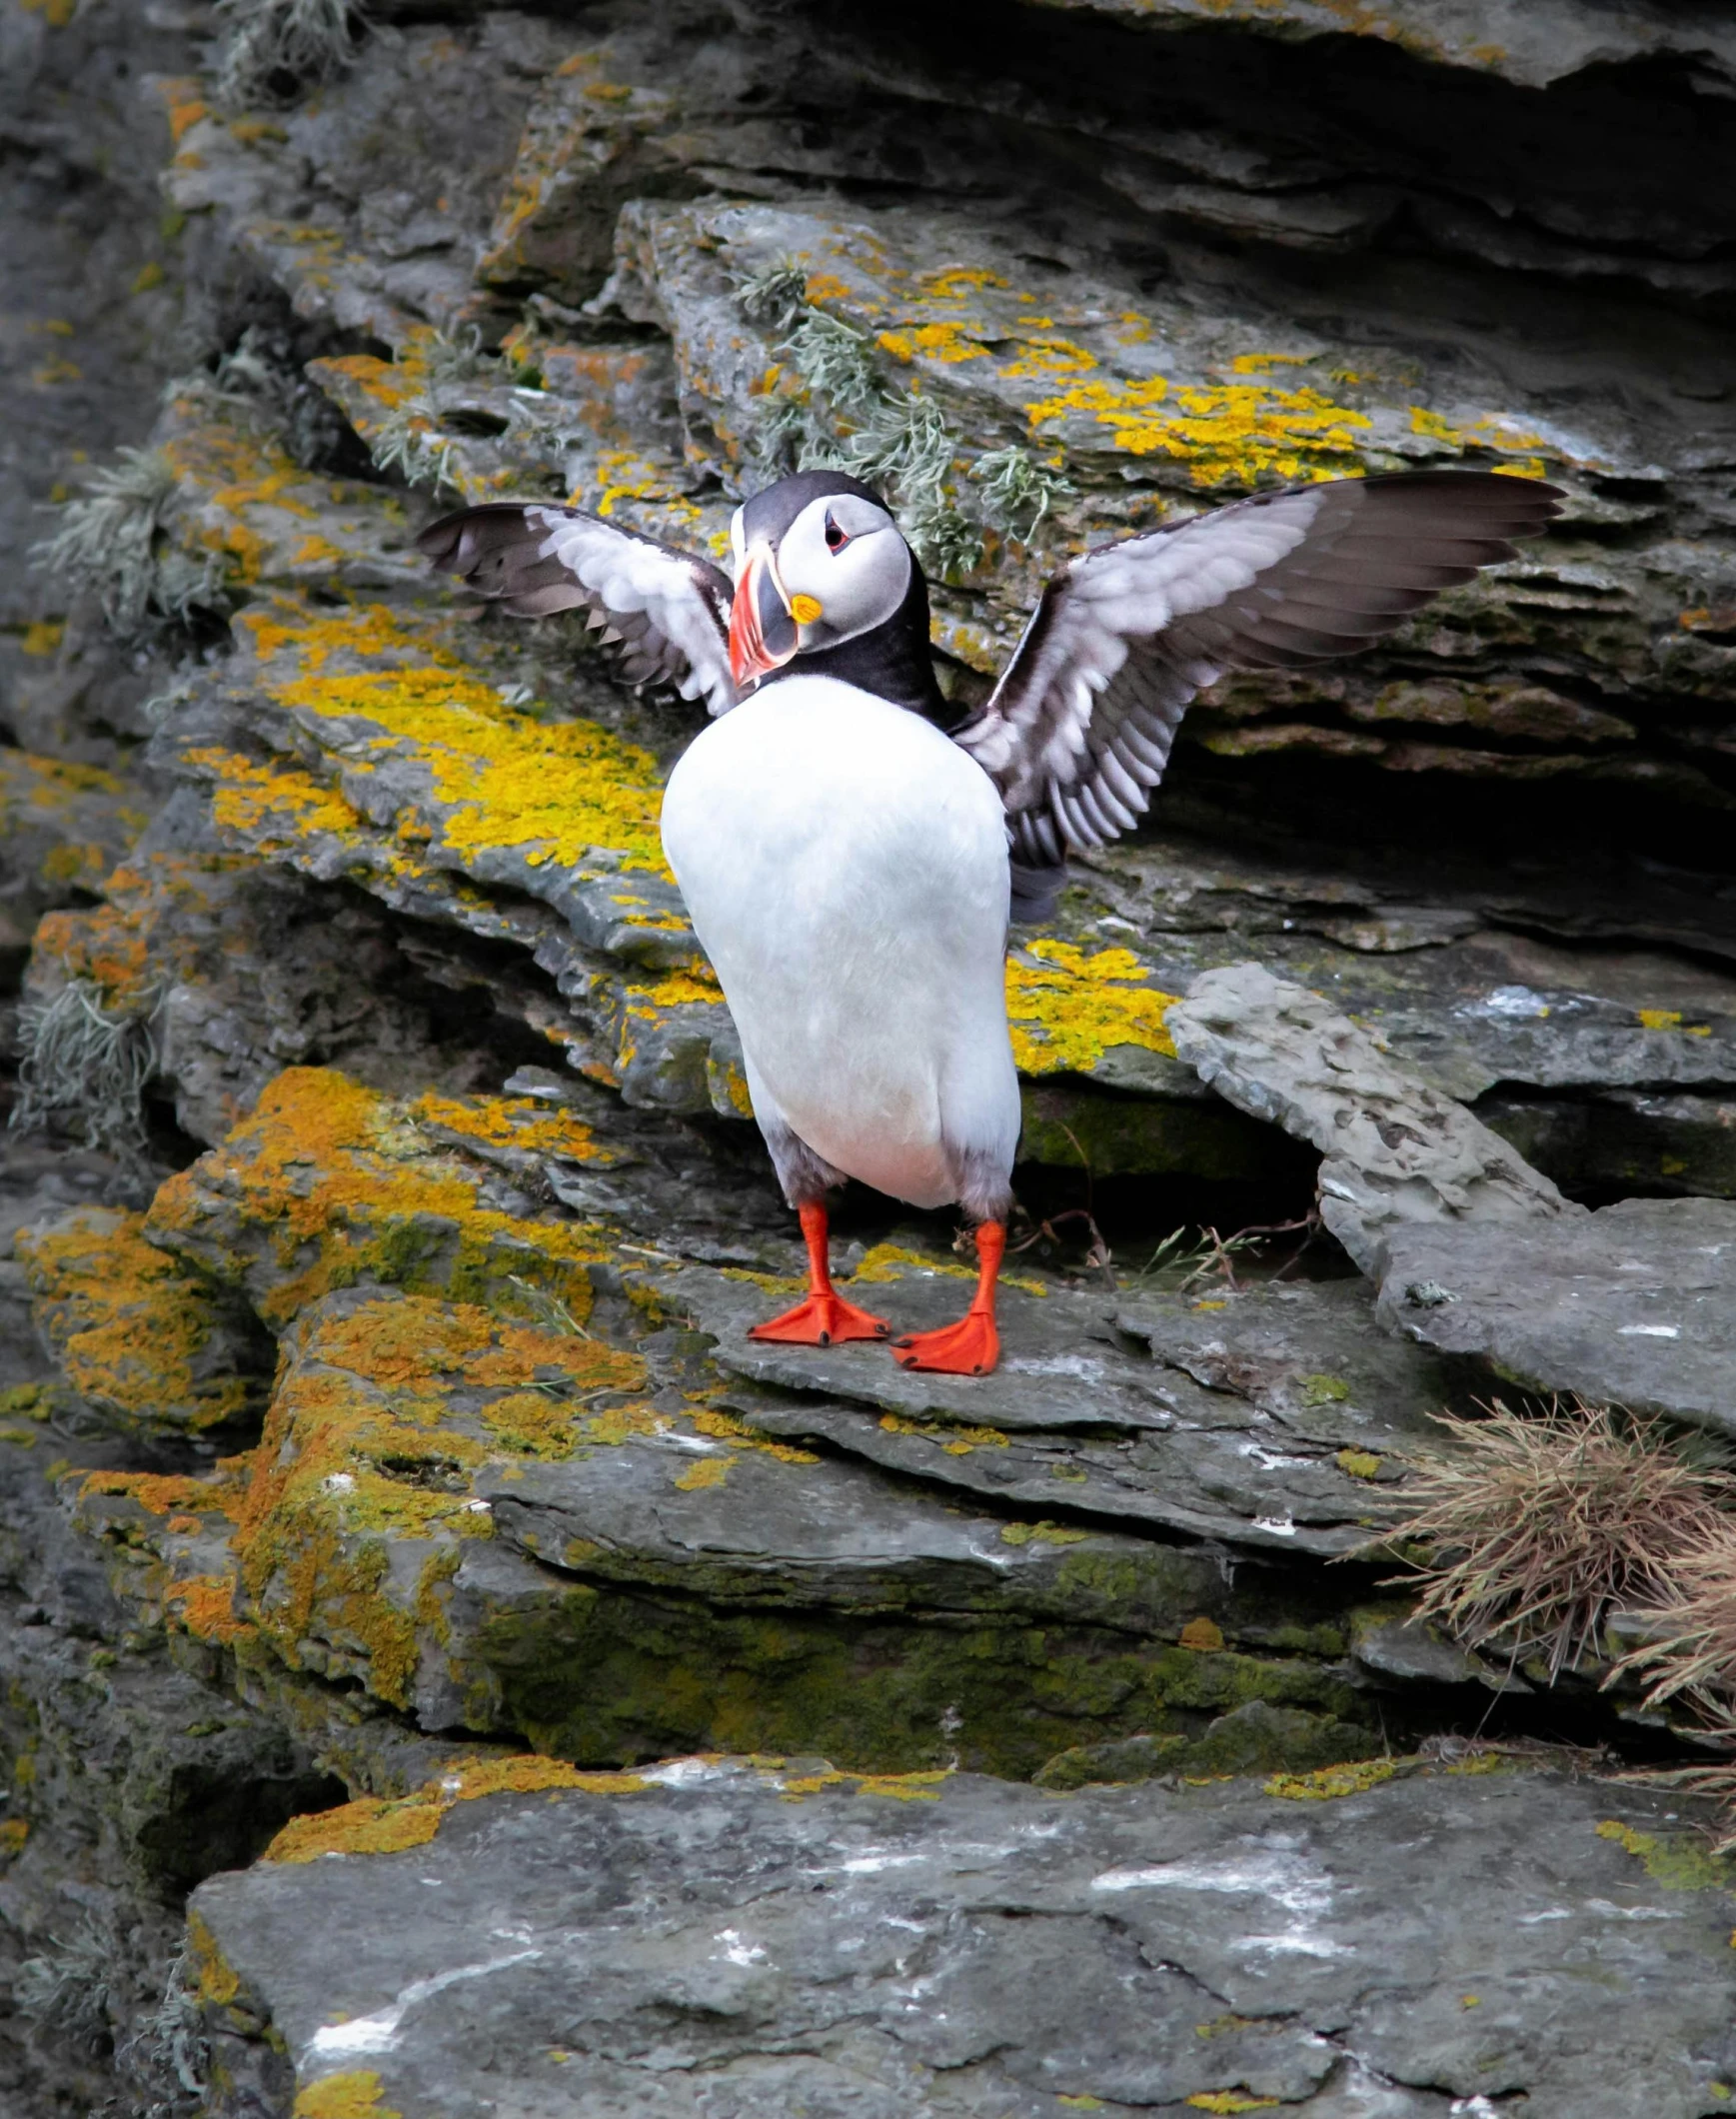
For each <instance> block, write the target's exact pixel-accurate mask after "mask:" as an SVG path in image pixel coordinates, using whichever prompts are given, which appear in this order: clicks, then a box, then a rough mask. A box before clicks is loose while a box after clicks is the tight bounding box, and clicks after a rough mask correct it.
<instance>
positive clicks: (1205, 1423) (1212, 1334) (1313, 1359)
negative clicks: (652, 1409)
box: [660, 1257, 1451, 1556]
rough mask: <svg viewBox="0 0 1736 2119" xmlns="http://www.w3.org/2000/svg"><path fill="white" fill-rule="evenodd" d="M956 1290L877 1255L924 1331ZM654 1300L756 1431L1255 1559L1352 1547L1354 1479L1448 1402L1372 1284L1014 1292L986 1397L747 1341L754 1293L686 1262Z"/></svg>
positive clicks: (887, 1369)
mask: <svg viewBox="0 0 1736 2119" xmlns="http://www.w3.org/2000/svg"><path fill="white" fill-rule="evenodd" d="M961 1278H962V1275H961V1274H955V1273H954V1272H948V1271H947V1270H945V1269H944V1268H942V1267H938V1266H936V1265H934V1264H924V1263H923V1261H922V1260H920V1259H919V1258H910V1257H907V1258H905V1259H903V1260H889V1261H885V1262H883V1263H882V1262H878V1261H871V1269H870V1275H869V1281H868V1289H871V1294H868V1298H869V1299H871V1300H873V1301H878V1302H882V1303H883V1305H884V1306H885V1307H886V1308H887V1309H888V1310H890V1311H891V1312H892V1313H893V1316H894V1320H895V1322H896V1324H897V1326H898V1328H899V1329H911V1330H921V1329H924V1328H927V1327H929V1326H931V1325H934V1324H937V1323H940V1322H941V1321H943V1320H944V1318H945V1317H946V1316H947V1315H949V1314H951V1313H953V1312H954V1311H956V1309H957V1308H958V1307H959V1306H960V1304H961V1300H962V1296H963V1292H964V1289H963V1288H962V1287H961V1286H960V1279H961ZM852 1284H853V1285H854V1286H856V1287H857V1288H858V1290H859V1293H858V1297H857V1298H858V1299H863V1298H864V1296H865V1294H867V1293H868V1289H865V1288H864V1286H863V1283H862V1282H860V1281H858V1282H853V1283H852ZM965 1284H966V1285H967V1284H968V1283H967V1282H966V1283H965ZM660 1291H661V1292H662V1294H663V1298H664V1299H665V1300H668V1301H671V1302H673V1303H675V1304H676V1305H678V1306H679V1307H680V1308H682V1309H683V1310H685V1311H686V1312H687V1314H688V1315H689V1316H690V1317H691V1318H692V1319H693V1321H694V1322H695V1323H696V1324H698V1325H699V1326H700V1327H701V1328H702V1329H703V1330H705V1331H707V1332H708V1333H712V1334H714V1335H716V1337H717V1339H718V1346H717V1348H716V1352H715V1355H714V1358H715V1359H716V1361H717V1363H718V1366H719V1367H720V1368H722V1369H723V1370H724V1371H725V1373H726V1374H729V1375H735V1376H740V1377H742V1378H744V1380H745V1381H747V1382H750V1383H759V1384H762V1385H770V1386H773V1387H772V1388H771V1389H767V1390H761V1391H757V1392H746V1393H744V1392H732V1393H731V1394H730V1396H729V1400H728V1402H729V1403H730V1404H731V1405H732V1407H733V1408H734V1409H736V1410H737V1411H739V1412H740V1413H741V1416H742V1417H743V1418H744V1419H745V1420H746V1421H747V1422H748V1423H749V1425H750V1426H752V1427H754V1428H755V1429H757V1430H759V1431H761V1432H765V1433H769V1434H779V1435H784V1436H789V1437H800V1436H803V1435H809V1436H815V1437H820V1438H823V1439H824V1440H825V1441H827V1442H828V1443H829V1444H831V1445H832V1446H833V1447H834V1448H842V1449H849V1450H851V1451H852V1452H854V1453H856V1454H858V1455H862V1456H866V1457H868V1458H869V1459H870V1460H871V1461H873V1462H875V1463H878V1464H882V1465H884V1466H885V1467H886V1468H887V1469H889V1470H894V1471H899V1472H903V1473H905V1474H913V1475H919V1476H921V1477H923V1478H926V1479H934V1480H939V1481H941V1482H943V1483H944V1484H946V1485H950V1486H960V1487H964V1488H966V1489H968V1490H971V1491H974V1492H976V1493H979V1494H984V1495H990V1496H995V1497H998V1498H999V1499H1000V1500H1001V1501H1003V1502H1005V1503H1008V1504H1011V1503H1015V1502H1016V1503H1020V1504H1022V1505H1023V1506H1026V1507H1030V1506H1033V1505H1034V1506H1037V1507H1045V1506H1047V1507H1064V1508H1066V1509H1067V1510H1068V1511H1069V1512H1072V1511H1079V1512H1082V1513H1083V1514H1086V1515H1089V1516H1095V1517H1099V1518H1119V1519H1122V1520H1124V1521H1126V1522H1128V1523H1130V1524H1145V1525H1153V1526H1160V1527H1162V1528H1164V1529H1169V1530H1179V1531H1185V1532H1188V1533H1191V1534H1193V1535H1195V1536H1207V1537H1217V1538H1225V1539H1228V1540H1230V1541H1232V1542H1233V1543H1235V1544H1236V1545H1240V1546H1249V1547H1255V1548H1261V1547H1263V1548H1265V1549H1267V1550H1280V1551H1281V1550H1295V1551H1301V1552H1313V1553H1319V1554H1322V1555H1328V1556H1329V1555H1333V1554H1336V1553H1341V1552H1345V1551H1348V1550H1349V1549H1350V1548H1351V1547H1352V1546H1354V1545H1357V1544H1360V1543H1362V1542H1363V1541H1364V1540H1365V1538H1366V1536H1367V1524H1368V1522H1369V1520H1370V1513H1371V1507H1372V1495H1371V1494H1370V1491H1369V1486H1370V1482H1372V1481H1391V1480H1392V1479H1394V1478H1396V1477H1398V1476H1400V1475H1401V1474H1402V1468H1403V1462H1404V1458H1405V1455H1406V1453H1407V1452H1408V1451H1410V1450H1412V1449H1414V1448H1415V1447H1416V1445H1417V1444H1418V1443H1420V1442H1423V1441H1425V1440H1428V1439H1429V1438H1430V1437H1431V1436H1432V1434H1433V1432H1434V1430H1433V1429H1431V1428H1430V1426H1429V1424H1428V1421H1427V1418H1426V1415H1427V1413H1428V1412H1429V1411H1430V1410H1436V1409H1438V1408H1439V1407H1440V1406H1441V1405H1442V1404H1444V1403H1445V1402H1447V1401H1448V1399H1449V1397H1450V1395H1451V1386H1450V1383H1449V1380H1448V1378H1447V1376H1446V1374H1445V1372H1444V1371H1443V1370H1442V1369H1441V1367H1440V1366H1439V1365H1437V1364H1436V1363H1435V1362H1434V1361H1433V1360H1430V1359H1427V1358H1424V1359H1420V1360H1419V1359H1418V1358H1417V1357H1416V1354H1415V1352H1414V1351H1413V1350H1412V1349H1410V1348H1407V1347H1406V1346H1404V1345H1403V1344H1402V1343H1401V1342H1395V1341H1394V1340H1393V1339H1391V1338H1390V1337H1388V1336H1387V1335H1386V1334H1385V1333H1383V1332H1381V1331H1379V1330H1377V1329H1376V1328H1375V1327H1374V1320H1373V1309H1372V1303H1371V1300H1370V1298H1369V1295H1368V1292H1367V1290H1366V1289H1365V1288H1364V1287H1363V1286H1362V1284H1361V1283H1360V1282H1352V1281H1347V1280H1346V1281H1331V1282H1316V1283H1303V1284H1301V1285H1299V1286H1293V1287H1287V1286H1281V1285H1274V1286H1270V1287H1266V1288H1257V1289H1245V1290H1231V1291H1226V1292H1225V1293H1224V1294H1222V1295H1221V1296H1220V1295H1217V1294H1213V1293H1206V1294H1199V1295H1179V1294H1161V1293H1146V1294H1127V1293H1121V1294H1110V1293H1108V1292H1107V1291H1104V1292H1102V1293H1100V1294H1094V1295H1093V1294H1072V1293H1065V1292H1062V1291H1060V1290H1058V1289H1057V1290H1049V1289H1045V1288H1043V1286H1042V1285H1041V1283H1040V1282H1032V1283H1030V1285H1029V1287H1028V1288H1020V1287H1018V1286H1017V1285H1016V1284H1015V1285H1013V1286H1012V1287H1011V1288H1009V1289H1008V1291H1007V1293H1006V1295H1005V1298H1004V1307H1003V1313H1002V1314H1003V1325H1002V1329H1003V1337H1004V1347H1003V1357H1002V1363H1001V1367H1000V1369H999V1370H998V1371H997V1377H996V1383H995V1387H994V1391H993V1394H992V1399H991V1401H986V1400H985V1395H984V1393H982V1392H980V1391H977V1390H974V1389H973V1388H972V1385H971V1381H970V1379H969V1378H960V1377H952V1376H934V1375H925V1374H921V1373H911V1372H909V1371H906V1370H904V1369H901V1368H899V1367H897V1366H896V1365H895V1364H894V1363H893V1362H891V1361H890V1360H889V1359H887V1358H886V1357H885V1355H884V1353H883V1352H882V1351H881V1350H880V1349H878V1348H875V1347H873V1346H871V1345H866V1346H865V1345H855V1346H841V1347H835V1348H829V1349H825V1350H819V1349H809V1348H795V1347H780V1346H776V1345H768V1344H766V1343H764V1342H762V1341H758V1340H751V1339H749V1338H748V1337H747V1336H746V1333H747V1329H748V1327H749V1325H750V1324H752V1323H753V1322H755V1321H757V1320H758V1319H759V1317H760V1316H761V1315H762V1314H763V1313H764V1310H765V1308H766V1296H765V1294H764V1293H763V1292H762V1291H761V1290H760V1289H759V1288H757V1287H754V1286H753V1285H751V1284H748V1283H745V1282H744V1281H742V1280H730V1279H727V1278H725V1277H724V1276H722V1275H717V1274H707V1273H703V1272H701V1271H699V1270H698V1269H696V1268H689V1269H687V1270H684V1271H678V1272H674V1273H671V1274H669V1275H668V1276H667V1277H666V1278H665V1279H664V1280H663V1281H662V1283H661V1290H660ZM829 1399H830V1400H832V1401H833V1402H828V1400H829ZM841 1399H842V1400H844V1401H845V1402H844V1403H839V1402H837V1400H841ZM865 1406H866V1407H871V1408H878V1411H877V1413H876V1412H875V1411H870V1410H864V1409H862V1408H863V1407H865ZM984 1423H986V1424H984Z"/></svg>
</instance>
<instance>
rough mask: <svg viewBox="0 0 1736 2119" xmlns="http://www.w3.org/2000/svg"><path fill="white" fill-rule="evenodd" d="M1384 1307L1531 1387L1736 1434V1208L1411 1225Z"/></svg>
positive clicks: (1685, 1203) (1684, 1204) (1429, 1340)
mask: <svg viewBox="0 0 1736 2119" xmlns="http://www.w3.org/2000/svg"><path fill="white" fill-rule="evenodd" d="M1379 1315H1380V1318H1381V1321H1382V1322H1383V1323H1385V1324H1386V1325H1387V1326H1388V1328H1389V1329H1391V1330H1393V1331H1399V1332H1403V1333H1405V1334H1407V1335H1408V1336H1409V1337H1410V1338H1412V1339H1413V1340H1415V1341H1417V1342H1418V1343H1420V1344H1422V1345H1425V1346H1431V1347H1434V1348H1436V1349H1437V1350H1438V1351H1439V1352H1441V1353H1444V1354H1459V1355H1470V1356H1473V1357H1474V1358H1475V1359H1477V1360H1478V1361H1480V1362H1482V1363H1483V1364H1485V1365H1486V1366H1487V1367H1488V1368H1489V1369H1491V1370H1492V1371H1493V1372H1494V1374H1495V1375H1496V1376H1498V1377H1500V1378H1502V1379H1504V1380H1507V1381H1510V1382H1513V1383H1517V1384H1519V1385H1520V1386H1521V1387H1522V1388H1524V1389H1527V1390H1540V1391H1558V1390H1560V1391H1577V1392H1578V1393H1579V1394H1580V1396H1582V1397H1584V1398H1587V1399H1590V1400H1592V1401H1594V1402H1595V1403H1597V1404H1600V1405H1601V1404H1617V1405H1626V1406H1628V1407H1629V1408H1630V1409H1631V1410H1633V1411H1635V1412H1648V1413H1662V1414H1667V1415H1668V1416H1669V1417H1670V1418H1672V1419H1678V1420H1688V1421H1691V1422H1692V1423H1694V1424H1695V1425H1696V1426H1701V1427H1712V1428H1716V1429H1718V1430H1720V1431H1721V1432H1723V1433H1726V1434H1736V1202H1733V1201H1731V1200H1728V1199H1622V1200H1620V1201H1618V1202H1617V1203H1616V1204H1615V1205H1614V1206H1605V1207H1600V1208H1599V1209H1598V1211H1597V1212H1596V1213H1593V1214H1586V1215H1583V1216H1578V1217H1575V1218H1574V1219H1572V1220H1569V1221H1557V1222H1554V1223H1552V1224H1550V1225H1549V1226H1546V1227H1545V1226H1535V1225H1534V1226H1524V1225H1504V1226H1499V1227H1490V1226H1487V1225H1484V1226H1480V1227H1475V1228H1415V1227H1413V1228H1406V1229H1402V1230H1398V1231H1395V1232H1394V1233H1393V1234H1392V1235H1391V1236H1390V1237H1389V1238H1388V1241H1387V1245H1386V1252H1385V1256H1384V1260H1383V1263H1382V1266H1381V1271H1380V1297H1379Z"/></svg>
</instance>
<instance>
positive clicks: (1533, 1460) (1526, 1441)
mask: <svg viewBox="0 0 1736 2119" xmlns="http://www.w3.org/2000/svg"><path fill="white" fill-rule="evenodd" d="M1434 1417H1435V1420H1436V1424H1437V1425H1438V1426H1440V1427H1441V1428H1442V1429H1443V1431H1444V1432H1445V1433H1446V1434H1448V1435H1449V1436H1450V1437H1451V1440H1452V1443H1453V1448H1452V1450H1451V1452H1450V1454H1449V1453H1446V1452H1442V1453H1439V1454H1434V1455H1430V1456H1428V1457H1425V1458H1424V1459H1422V1461H1421V1462H1420V1463H1419V1464H1418V1466H1417V1468H1416V1470H1415V1472H1414V1473H1413V1475H1412V1476H1411V1477H1410V1478H1409V1479H1408V1480H1407V1481H1406V1482H1405V1485H1404V1488H1403V1491H1402V1495H1401V1496H1400V1498H1401V1499H1402V1501H1403V1503H1404V1504H1405V1507H1406V1510H1407V1512H1406V1513H1405V1515H1404V1516H1403V1518H1402V1520H1397V1521H1394V1522H1392V1523H1390V1524H1389V1525H1388V1526H1387V1527H1386V1529H1385V1530H1384V1531H1383V1532H1382V1534H1381V1537H1380V1539H1379V1540H1378V1541H1377V1544H1378V1545H1391V1544H1395V1543H1413V1544H1415V1545H1417V1546H1420V1547H1421V1548H1422V1550H1423V1553H1424V1555H1425V1557H1423V1558H1422V1559H1421V1560H1419V1561H1418V1562H1417V1564H1416V1566H1415V1568H1414V1571H1413V1572H1412V1573H1410V1574H1408V1575H1404V1576H1399V1577H1397V1578H1396V1585H1397V1586H1402V1587H1407V1588H1412V1589H1420V1590H1421V1592H1422V1594H1421V1598H1420V1601H1419V1602H1418V1605H1417V1608H1416V1614H1415V1615H1416V1617H1417V1618H1418V1619H1419V1620H1431V1619H1432V1620H1435V1621H1438V1622H1439V1623H1440V1624H1441V1625H1442V1626H1443V1627H1445V1628H1446V1630H1447V1631H1449V1632H1450V1633H1452V1634H1453V1635H1454V1636H1455V1637H1456V1638H1457V1639H1459V1640H1461V1641H1463V1642H1464V1643H1465V1644H1466V1645H1467V1646H1468V1647H1473V1648H1475V1647H1481V1646H1484V1645H1486V1644H1488V1643H1491V1642H1499V1643H1500V1644H1501V1645H1502V1646H1503V1647H1504V1648H1505V1649H1506V1650H1507V1652H1508V1653H1510V1654H1511V1656H1512V1657H1513V1659H1514V1660H1515V1661H1517V1660H1519V1659H1521V1658H1529V1657H1533V1656H1535V1657H1538V1658H1540V1659H1541V1661H1542V1662H1543V1664H1544V1665H1545V1667H1546V1669H1547V1671H1548V1675H1549V1678H1550V1680H1551V1682H1553V1680H1554V1679H1555V1678H1557V1677H1558V1676H1559V1675H1560V1674H1561V1672H1562V1671H1563V1670H1569V1669H1572V1668H1574V1667H1575V1666H1576V1665H1578V1664H1579V1663H1580V1662H1581V1661H1583V1660H1584V1659H1585V1658H1586V1657H1587V1656H1589V1655H1592V1654H1594V1653H1595V1652H1596V1649H1597V1646H1598V1643H1599V1640H1600V1638H1601V1635H1602V1632H1603V1626H1604V1621H1605V1619H1606V1618H1607V1617H1608V1615H1609V1614H1610V1613H1611V1612H1612V1611H1615V1610H1628V1611H1631V1610H1636V1609H1647V1608H1658V1607H1665V1608H1669V1607H1679V1606H1680V1605H1681V1602H1682V1597H1683V1585H1684V1576H1683V1573H1682V1568H1683V1563H1684V1555H1685V1554H1689V1553H1692V1552H1696V1551H1699V1550H1701V1549H1703V1548H1705V1547H1707V1546H1709V1545H1711V1544H1713V1543H1714V1542H1716V1541H1718V1540H1720V1539H1722V1540H1726V1541H1727V1540H1728V1539H1729V1538H1730V1536H1731V1524H1730V1518H1729V1515H1728V1513H1727V1512H1726V1511H1727V1510H1729V1508H1730V1507H1731V1506H1732V1505H1733V1503H1736V1479H1733V1478H1732V1477H1731V1475H1730V1474H1729V1472H1728V1471H1727V1470H1725V1469H1723V1468H1722V1460H1721V1459H1720V1458H1719V1457H1718V1456H1717V1455H1716V1453H1715V1451H1713V1450H1711V1449H1708V1448H1706V1447H1705V1446H1700V1447H1696V1446H1695V1444H1693V1443H1692V1442H1684V1441H1683V1440H1681V1439H1679V1438H1676V1437H1674V1436H1673V1435H1672V1434H1671V1432H1670V1431H1669V1430H1668V1429H1667V1428H1666V1427H1665V1426H1664V1425H1663V1423H1662V1422H1660V1421H1657V1420H1647V1419H1640V1418H1637V1417H1635V1416H1633V1415H1631V1414H1628V1413H1625V1412H1623V1411H1622V1410H1620V1408H1618V1407H1614V1406H1609V1405H1587V1404H1585V1403H1584V1402H1583V1401H1581V1400H1579V1399H1577V1398H1573V1399H1568V1400H1566V1401H1565V1402H1563V1401H1560V1400H1556V1401H1554V1402H1552V1403H1551V1405H1550V1406H1549V1407H1548V1409H1547V1410H1540V1411H1535V1412H1514V1411H1511V1410H1509V1408H1508V1407H1507V1406H1506V1405H1504V1404H1502V1403H1501V1402H1500V1400H1498V1399H1497V1400H1496V1401H1495V1402H1494V1403H1493V1404H1491V1405H1489V1406H1487V1407H1485V1408H1484V1409H1483V1414H1482V1417H1480V1418H1475V1419H1465V1418H1460V1417H1458V1416H1456V1415H1453V1414H1445V1413H1442V1414H1437V1415H1435V1416H1434ZM1362 1549H1363V1552H1364V1554H1366V1552H1367V1550H1368V1549H1370V1548H1368V1547H1364V1548H1362ZM1731 1610H1732V1615H1733V1616H1736V1596H1733V1597H1732V1603H1731ZM1730 1639H1731V1641H1732V1642H1736V1633H1733V1634H1732V1635H1731V1636H1730ZM1682 1681H1683V1682H1684V1683H1686V1682H1688V1681H1689V1680H1688V1679H1687V1678H1684V1679H1683V1680H1682Z"/></svg>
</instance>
